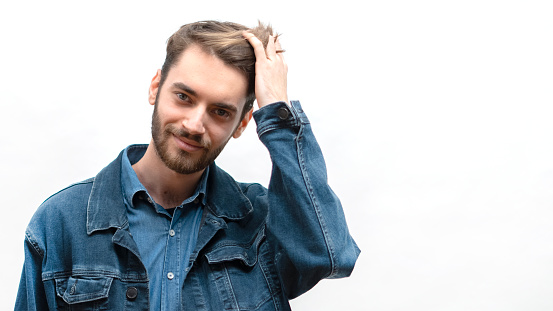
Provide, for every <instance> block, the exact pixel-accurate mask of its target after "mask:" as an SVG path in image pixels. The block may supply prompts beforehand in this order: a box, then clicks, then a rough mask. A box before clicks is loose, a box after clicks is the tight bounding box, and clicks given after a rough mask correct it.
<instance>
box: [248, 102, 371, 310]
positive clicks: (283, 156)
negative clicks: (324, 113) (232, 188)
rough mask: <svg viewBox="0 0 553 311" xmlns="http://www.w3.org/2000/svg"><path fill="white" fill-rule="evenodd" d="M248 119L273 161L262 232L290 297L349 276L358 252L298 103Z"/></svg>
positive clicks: (277, 105)
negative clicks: (272, 247)
mask: <svg viewBox="0 0 553 311" xmlns="http://www.w3.org/2000/svg"><path fill="white" fill-rule="evenodd" d="M254 118H255V120H256V123H257V132H258V135H259V138H260V140H261V141H262V142H263V144H264V145H265V146H266V147H267V149H268V150H269V153H270V155H271V160H272V163H273V169H272V174H271V180H270V183H269V192H268V202H269V214H268V219H267V236H268V238H269V239H270V240H271V242H272V243H274V244H275V245H276V249H275V252H276V265H277V269H278V271H279V274H280V278H281V282H282V284H283V286H284V291H285V292H286V295H287V296H288V298H289V299H292V298H295V297H297V296H299V295H301V294H303V293H304V292H306V291H307V290H309V289H310V288H312V287H313V286H314V285H315V284H317V282H318V281H319V280H321V279H323V278H340V277H346V276H349V275H350V274H351V271H352V270H353V267H354V265H355V262H356V260H357V257H358V256H359V253H360V250H359V248H358V247H357V245H356V244H355V242H354V240H353V238H352V237H351V236H350V234H349V231H348V227H347V224H346V220H345V216H344V212H343V210H342V206H341V203H340V200H339V199H338V197H337V196H336V195H335V194H334V192H333V191H332V189H331V188H330V186H329V185H328V183H327V174H326V166H325V162H324V159H323V155H322V153H321V150H320V148H319V145H318V144H317V141H316V140H315V137H314V135H313V132H312V131H311V126H310V124H309V120H308V119H307V117H306V115H305V114H304V112H303V110H302V108H301V106H300V103H299V102H297V101H292V102H291V107H288V106H287V105H286V104H285V103H282V102H280V103H274V104H271V105H268V106H265V107H263V108H262V109H259V110H258V111H256V112H255V113H254Z"/></svg>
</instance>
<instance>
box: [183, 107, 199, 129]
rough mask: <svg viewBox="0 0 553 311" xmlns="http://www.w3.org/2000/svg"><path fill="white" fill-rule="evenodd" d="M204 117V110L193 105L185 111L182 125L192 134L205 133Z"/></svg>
mask: <svg viewBox="0 0 553 311" xmlns="http://www.w3.org/2000/svg"><path fill="white" fill-rule="evenodd" d="M204 117H205V110H204V109H203V108H202V107H201V106H198V107H194V108H193V109H190V110H188V111H187V115H186V116H185V117H184V119H183V120H182V126H183V127H184V128H185V129H186V130H187V131H188V132H189V133H190V134H192V135H202V134H204V133H205V127H204Z"/></svg>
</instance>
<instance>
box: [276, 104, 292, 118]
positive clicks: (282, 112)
mask: <svg viewBox="0 0 553 311" xmlns="http://www.w3.org/2000/svg"><path fill="white" fill-rule="evenodd" d="M277 114H278V117H279V118H280V119H282V120H286V119H288V117H289V116H290V110H288V108H286V107H281V108H279V109H278V111H277Z"/></svg>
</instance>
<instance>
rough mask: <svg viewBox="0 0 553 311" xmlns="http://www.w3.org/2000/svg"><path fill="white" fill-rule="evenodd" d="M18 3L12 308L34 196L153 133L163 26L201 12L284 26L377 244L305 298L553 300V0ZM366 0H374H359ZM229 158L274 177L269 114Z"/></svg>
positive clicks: (3, 137)
mask: <svg viewBox="0 0 553 311" xmlns="http://www.w3.org/2000/svg"><path fill="white" fill-rule="evenodd" d="M6 2H8V1H5V2H3V3H2V4H1V5H0V39H1V41H0V46H1V49H0V70H1V71H0V73H1V74H0V105H1V110H0V157H1V158H0V159H1V161H0V172H1V173H0V191H1V194H2V195H1V202H2V214H1V217H0V230H1V231H0V235H1V237H2V256H0V267H1V269H2V282H1V285H0V286H1V290H0V304H1V309H3V310H8V309H11V308H13V304H14V301H15V295H16V291H17V287H18V283H19V276H20V272H21V267H22V263H23V237H24V229H25V226H26V225H27V223H28V221H29V219H30V217H31V216H32V214H33V212H34V210H35V209H36V208H37V206H38V205H39V204H40V203H41V202H42V201H43V200H44V199H46V198H47V197H48V196H49V195H51V194H52V193H54V192H55V191H57V190H59V189H61V188H63V187H65V186H67V185H69V184H70V183H72V182H75V181H78V180H82V179H85V178H88V177H91V176H94V175H95V174H96V173H97V172H98V171H99V170H100V169H101V168H103V167H104V166H105V165H107V164H108V163H109V162H110V161H111V160H112V159H114V158H115V156H116V155H117V154H118V152H119V151H120V150H121V149H123V148H124V147H125V146H127V145H129V144H132V143H148V141H149V128H150V118H151V110H152V107H151V106H149V105H148V102H147V89H148V85H149V82H150V79H151V78H152V77H153V75H154V73H155V71H156V69H158V68H159V67H160V66H161V64H162V62H163V59H164V48H165V42H166V39H167V38H168V37H169V36H170V35H171V34H172V33H173V32H174V31H175V30H177V29H178V27H179V26H180V25H182V24H184V23H188V22H193V21H197V20H204V19H219V20H230V21H235V22H240V23H242V24H246V25H250V26H253V25H254V24H255V23H256V22H257V19H260V20H262V21H265V22H270V23H272V24H273V25H274V27H275V29H276V30H277V31H278V32H280V33H282V34H283V36H282V44H283V47H284V48H285V49H286V50H287V51H286V53H285V55H286V59H287V62H288V64H289V67H290V69H289V97H290V98H291V99H300V100H301V101H302V105H303V107H304V109H305V111H306V113H307V115H308V116H309V118H310V120H311V122H312V125H313V128H314V131H315V134H316V136H317V138H318V140H319V142H320V144H321V147H322V149H323V152H324V154H325V157H326V160H327V166H328V170H329V182H330V184H331V185H332V187H333V188H334V189H335V191H336V192H337V193H338V194H339V196H340V197H341V198H342V202H343V205H344V209H345V213H346V216H347V219H348V221H349V226H350V231H351V233H352V235H353V236H354V238H355V239H356V241H357V242H358V244H359V246H360V248H361V249H362V254H361V256H360V258H359V261H358V262H357V266H356V268H355V270H354V272H353V275H352V277H351V278H348V279H343V280H331V281H329V280H325V281H322V282H321V283H320V284H319V285H318V286H317V287H316V288H315V289H313V290H312V291H310V292H309V293H308V294H306V295H304V296H302V297H300V298H298V299H296V300H294V301H292V305H293V308H294V309H295V310H378V311H385V310H425V311H427V310H463V311H464V310H534V311H535V310H552V309H553V225H552V221H553V209H552V206H553V122H552V121H551V119H552V109H551V106H552V103H553V101H552V100H553V91H552V82H553V61H552V56H553V22H552V21H553V18H552V16H553V10H552V6H551V5H550V3H551V2H550V1H531V0H526V1H508V0H503V1H490V0H479V1H472V0H468V1H467V0H465V1H429V0H422V1H407V0H404V1H364V2H362V1H350V0H343V1H324V0H321V1H312V2H308V1H303V2H302V1H272V2H264V1H246V2H238V1H148V2H145V1H90V2H84V1H66V2H60V1H9V2H10V3H9V4H7V3H6ZM361 3H363V4H361ZM251 125H253V123H252V124H250V127H249V128H248V130H247V132H246V134H245V136H244V137H242V138H240V139H238V140H233V141H231V143H230V144H229V145H228V147H227V149H226V150H225V151H224V152H223V154H222V156H221V157H220V158H219V160H218V164H219V165H221V166H222V167H224V168H225V169H226V170H227V171H229V172H230V173H231V174H232V175H233V176H234V177H235V178H236V179H238V180H241V181H258V182H261V183H263V184H267V181H268V178H269V173H270V161H269V159H268V154H267V152H266V151H265V149H264V147H263V146H262V145H261V143H259V142H258V141H257V138H256V135H255V130H254V127H253V126H251Z"/></svg>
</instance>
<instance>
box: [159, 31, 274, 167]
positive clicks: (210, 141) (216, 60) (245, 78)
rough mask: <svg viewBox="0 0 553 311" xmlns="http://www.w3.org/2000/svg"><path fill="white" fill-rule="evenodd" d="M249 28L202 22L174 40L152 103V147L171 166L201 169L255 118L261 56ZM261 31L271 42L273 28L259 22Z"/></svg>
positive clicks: (177, 33)
mask: <svg viewBox="0 0 553 311" xmlns="http://www.w3.org/2000/svg"><path fill="white" fill-rule="evenodd" d="M244 30H248V29H247V28H246V27H244V26H240V25H237V24H232V23H220V22H199V23H194V24H189V25H185V26H183V27H181V29H179V31H177V32H176V33H175V34H173V36H171V38H170V39H169V42H168V46H167V56H166V60H165V64H164V65H163V67H162V69H161V70H158V72H157V74H156V75H155V77H154V78H153V79H152V83H151V84H150V92H149V102H150V104H152V105H154V114H153V117H152V139H153V147H154V148H155V151H156V153H157V155H158V156H159V158H160V159H161V160H162V162H163V163H164V164H165V165H166V166H167V167H168V168H170V169H171V170H173V171H175V172H178V173H180V174H192V173H195V172H200V171H202V170H203V169H204V168H205V167H206V166H208V165H209V164H211V163H212V162H213V161H214V160H215V158H216V157H217V156H218V155H219V153H220V152H221V151H222V149H223V148H224V146H225V145H226V143H227V142H228V140H229V139H230V138H231V137H234V138H237V137H239V136H240V135H241V133H242V132H243V130H244V129H245V128H246V126H247V124H248V122H249V121H250V119H251V116H252V112H251V107H252V103H253V101H254V100H255V85H254V81H255V61H256V59H255V54H254V52H253V48H252V47H251V46H250V44H249V43H248V41H247V40H246V39H244V37H243V31H244ZM250 31H251V30H250ZM252 32H253V31H252ZM257 32H260V34H259V35H260V36H266V37H267V39H265V41H266V42H267V41H268V37H269V35H270V34H271V29H270V28H267V27H264V26H259V27H258V28H257ZM253 33H254V34H255V32H253Z"/></svg>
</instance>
